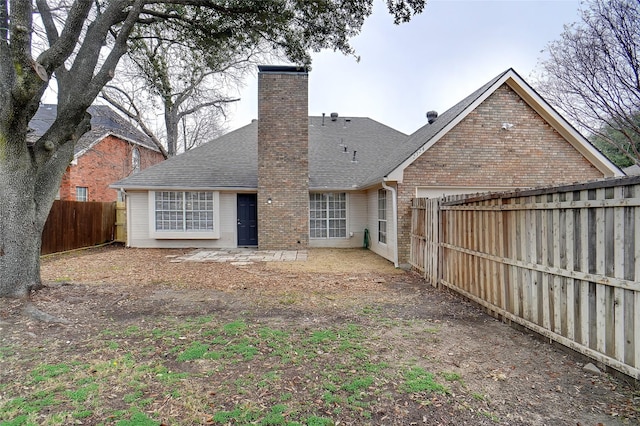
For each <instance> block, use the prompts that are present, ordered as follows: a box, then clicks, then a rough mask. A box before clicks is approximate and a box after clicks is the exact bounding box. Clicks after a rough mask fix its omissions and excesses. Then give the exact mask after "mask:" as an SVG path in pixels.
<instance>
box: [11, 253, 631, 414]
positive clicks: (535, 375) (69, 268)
mask: <svg viewBox="0 0 640 426" xmlns="http://www.w3.org/2000/svg"><path fill="white" fill-rule="evenodd" d="M190 251H192V250H152V249H147V250H144V249H126V248H122V247H116V246H114V247H105V248H99V249H90V250H84V251H79V252H75V253H69V254H62V255H55V256H50V257H46V258H44V259H43V262H42V277H43V280H44V282H45V285H46V287H45V288H44V289H43V290H41V291H39V292H37V293H35V294H34V296H33V302H34V304H35V305H36V306H37V307H38V308H39V309H41V310H43V311H46V312H48V313H50V314H53V315H56V316H58V317H61V318H65V319H66V320H68V321H69V324H49V323H43V322H36V321H33V320H31V319H28V318H26V317H25V316H24V315H22V314H21V311H20V310H21V304H20V303H19V302H18V301H3V302H2V303H3V306H2V307H1V308H0V348H1V347H7V346H10V345H11V346H12V347H24V348H27V347H32V346H37V345H41V344H43V343H42V342H43V341H47V342H54V343H53V344H51V347H50V348H46V349H47V350H50V351H52V352H53V351H57V350H59V347H64V354H65V356H72V355H78V356H82V353H81V351H85V350H86V347H85V346H86V345H84V344H78V345H77V352H78V353H77V354H75V353H74V342H87V341H91V339H94V338H95V337H96V336H98V335H100V333H101V332H103V331H104V329H105V328H106V327H107V326H109V327H111V328H114V327H116V326H121V327H126V326H128V325H133V324H138V325H140V324H141V323H144V322H145V321H146V322H147V323H149V322H152V321H154V320H155V319H158V318H166V317H167V316H172V317H176V318H184V317H189V316H197V315H207V314H215V315H218V316H222V317H228V318H229V319H233V318H238V317H239V316H241V317H243V318H245V319H246V320H247V321H252V322H259V323H261V324H279V325H285V324H289V325H295V326H298V327H302V326H309V327H315V326H317V325H319V324H320V325H333V326H337V327H339V326H341V325H343V324H347V323H350V324H351V323H355V324H358V325H359V326H361V327H363V328H364V329H370V330H372V331H371V332H372V333H374V334H375V335H376V339H377V340H376V341H375V345H378V346H377V347H379V350H378V351H377V353H375V355H374V356H373V358H375V359H376V360H384V361H385V362H387V363H396V364H400V363H407V364H408V363H413V364H418V365H421V366H424V367H425V368H426V369H429V370H431V371H448V372H453V373H455V374H456V375H458V377H460V378H461V380H459V381H458V382H456V383H451V384H449V385H450V386H451V393H450V394H449V395H443V396H438V397H435V396H434V397H433V398H432V399H431V400H430V401H429V403H428V404H425V403H421V404H418V403H416V401H415V399H414V398H412V397H411V396H410V395H409V394H394V395H393V397H392V398H389V399H388V401H392V403H390V402H387V403H386V405H384V404H382V403H381V404H382V405H381V406H380V407H378V408H377V409H376V410H373V415H372V417H371V418H368V419H367V420H366V421H365V420H354V419H353V418H352V417H348V416H347V417H344V418H341V417H340V415H339V414H335V413H334V416H333V417H332V418H333V419H334V420H336V424H397V425H403V424H434V425H435V424H452V425H457V424H471V425H475V424H509V425H583V426H584V425H600V424H603V425H626V424H640V423H639V422H640V393H639V392H638V391H637V389H634V385H635V383H632V382H630V381H625V380H622V379H620V378H614V377H611V376H609V375H607V374H601V375H598V374H593V373H589V372H586V371H585V370H583V365H584V363H585V360H584V359H581V358H580V357H578V356H577V355H575V354H572V353H567V352H564V351H562V350H560V349H558V348H557V347H555V346H554V345H551V344H550V343H549V342H548V341H543V340H541V339H538V338H535V337H533V336H531V335H529V334H527V333H526V332H521V331H518V330H515V329H514V328H512V327H510V326H508V325H506V324H504V323H502V322H500V321H498V320H496V319H494V318H492V317H490V316H488V315H486V314H485V313H484V312H483V311H482V310H481V309H480V308H478V307H476V306H474V305H472V304H471V303H469V302H467V301H465V300H464V299H462V298H461V297H458V296H457V295H455V294H452V293H450V292H448V291H444V290H439V289H434V288H432V287H431V286H429V285H428V284H426V283H425V282H424V281H423V280H422V279H421V278H420V277H419V276H418V275H416V274H414V273H411V272H404V271H401V270H396V269H394V268H393V265H392V264H390V263H389V262H387V261H386V260H384V259H382V258H380V257H378V256H376V255H374V254H373V253H371V252H369V251H366V250H310V251H309V260H308V261H306V262H272V263H256V264H252V265H246V266H233V265H231V264H220V263H193V262H181V263H176V262H175V258H176V256H180V255H183V254H186V253H188V252H190ZM398 324H400V325H401V326H398ZM55 342H57V343H55ZM372 344H373V343H372ZM34 362H35V361H34ZM30 367H31V368H32V367H33V363H31V364H29V363H24V364H21V365H19V366H15V365H13V366H8V365H6V364H3V363H2V357H0V381H2V380H7V381H9V380H16V379H17V378H20V377H27V376H29V374H30V372H29V371H28V369H29V368H30ZM237 368H238V369H240V368H246V367H245V366H242V365H240V364H238V367H237ZM20 369H22V370H24V371H21V370H20ZM227 373H228V374H232V373H233V372H228V371H227ZM236 373H237V374H238V375H242V374H243V372H241V371H237V372H236ZM0 389H1V387H0ZM7 397H8V396H7V395H4V398H5V399H6V398H7ZM0 399H1V398H0ZM423 402H424V401H423ZM165 404H166V401H165ZM390 405H394V407H391V406H390ZM480 413H483V414H484V415H481V414H480ZM0 423H2V422H0ZM84 424H92V423H91V422H90V421H89V422H85V423H84Z"/></svg>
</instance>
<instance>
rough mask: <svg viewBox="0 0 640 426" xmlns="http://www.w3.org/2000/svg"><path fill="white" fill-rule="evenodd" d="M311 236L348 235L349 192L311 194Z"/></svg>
mask: <svg viewBox="0 0 640 426" xmlns="http://www.w3.org/2000/svg"><path fill="white" fill-rule="evenodd" d="M309 237H310V238H346V237H347V194H346V193H344V192H329V193H312V194H309Z"/></svg>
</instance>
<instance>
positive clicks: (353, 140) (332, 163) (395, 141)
mask: <svg viewBox="0 0 640 426" xmlns="http://www.w3.org/2000/svg"><path fill="white" fill-rule="evenodd" d="M323 121H324V125H323ZM406 138H407V135H405V134H404V133H401V132H399V131H397V130H394V129H392V128H390V127H388V126H385V125H383V124H381V123H378V122H377V121H374V120H372V119H370V118H357V117H346V118H345V117H339V118H338V119H337V120H336V121H332V120H331V118H330V117H326V118H324V119H323V118H322V117H309V177H310V180H309V187H310V189H312V190H314V189H315V190H320V189H334V190H338V189H341V190H348V189H355V188H359V187H361V186H362V184H363V183H364V182H366V181H367V180H368V179H369V177H370V175H371V170H376V169H378V168H380V167H381V166H382V165H383V164H384V162H385V159H386V157H385V156H386V155H387V154H388V153H389V152H390V151H391V150H393V149H394V148H395V147H397V146H398V145H400V144H402V143H403V141H404V140H406ZM345 146H346V148H347V149H346V151H347V152H346V153H345ZM354 151H356V154H355V160H356V161H355V162H354V161H353V156H354ZM113 186H122V187H123V188H130V189H132V188H183V189H198V188H257V187H258V122H257V120H256V121H254V122H252V123H251V124H249V125H247V126H244V127H241V128H240V129H237V130H235V131H233V132H230V133H227V134H226V135H223V136H221V137H219V138H217V139H215V140H214V141H211V142H209V143H206V144H204V145H201V146H199V147H197V148H194V149H192V150H190V151H187V152H186V153H184V154H180V155H177V156H175V157H172V158H170V159H168V160H166V161H164V162H162V163H160V164H157V165H155V166H152V167H149V168H148V169H145V170H144V171H142V172H140V173H137V174H135V175H133V176H130V177H128V178H126V179H123V180H121V181H120V182H116V183H114V184H113Z"/></svg>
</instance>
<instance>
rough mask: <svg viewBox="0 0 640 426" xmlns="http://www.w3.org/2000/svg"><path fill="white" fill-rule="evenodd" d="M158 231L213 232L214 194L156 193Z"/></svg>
mask: <svg viewBox="0 0 640 426" xmlns="http://www.w3.org/2000/svg"><path fill="white" fill-rule="evenodd" d="M155 212H156V231H180V232H190V231H213V225H214V224H213V192H175V191H164V192H156V196H155Z"/></svg>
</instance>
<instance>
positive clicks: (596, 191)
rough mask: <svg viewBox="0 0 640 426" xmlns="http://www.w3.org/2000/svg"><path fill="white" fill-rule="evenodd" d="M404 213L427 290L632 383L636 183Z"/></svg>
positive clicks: (429, 205)
mask: <svg viewBox="0 0 640 426" xmlns="http://www.w3.org/2000/svg"><path fill="white" fill-rule="evenodd" d="M434 212H435V213H434ZM413 215H414V216H413V230H412V243H411V248H412V251H411V260H410V261H411V263H412V265H413V266H414V267H415V268H417V269H419V270H421V271H423V272H424V274H425V277H426V278H427V279H428V280H429V281H430V282H431V283H432V284H433V285H434V286H439V285H442V286H446V287H449V288H451V289H453V290H455V291H457V292H459V293H461V294H462V295H464V296H466V297H468V298H469V299H471V300H474V301H475V302H477V303H479V304H481V305H483V306H485V307H486V308H488V309H489V310H491V311H493V312H495V313H496V314H499V315H501V316H502V317H504V318H506V319H508V320H511V321H514V322H516V323H518V324H520V325H523V326H525V327H527V328H529V329H531V330H533V331H536V332H537V333H539V334H541V335H544V336H546V337H548V338H550V339H553V340H555V341H557V342H559V343H561V344H563V345H565V346H567V347H569V348H571V349H574V350H576V351H578V352H581V353H583V354H585V355H587V356H589V357H591V358H593V359H594V360H596V361H599V362H602V363H604V364H606V365H608V366H610V367H613V368H615V369H617V370H619V371H621V372H623V373H625V374H627V375H629V376H631V377H633V378H635V379H640V177H632V178H621V179H615V180H605V181H600V182H591V183H585V184H579V185H571V186H564V187H555V188H548V189H535V190H528V191H519V192H518V191H517V192H511V193H496V194H487V195H478V196H453V197H446V198H441V199H435V200H422V199H418V200H414V206H413ZM435 227H437V232H436V231H434V228H435Z"/></svg>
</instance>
